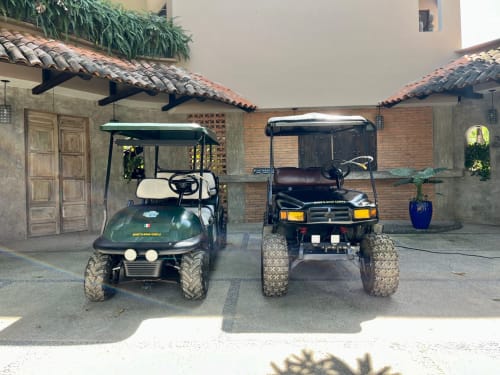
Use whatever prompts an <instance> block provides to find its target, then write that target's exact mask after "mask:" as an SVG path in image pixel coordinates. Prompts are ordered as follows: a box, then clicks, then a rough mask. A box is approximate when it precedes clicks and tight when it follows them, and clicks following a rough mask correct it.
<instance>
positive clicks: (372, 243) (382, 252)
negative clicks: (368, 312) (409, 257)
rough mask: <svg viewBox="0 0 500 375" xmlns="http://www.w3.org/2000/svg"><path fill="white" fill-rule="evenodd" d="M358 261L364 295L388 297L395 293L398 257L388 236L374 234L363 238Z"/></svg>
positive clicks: (397, 282) (397, 284)
mask: <svg viewBox="0 0 500 375" xmlns="http://www.w3.org/2000/svg"><path fill="white" fill-rule="evenodd" d="M359 261H360V273H361V281H362V282H363V288H364V289H365V291H366V293H368V294H369V295H371V296H378V297H388V296H390V295H392V294H394V293H395V292H396V290H397V289H398V286H399V256H398V252H397V251H396V248H395V246H394V242H393V241H392V239H391V238H390V237H389V236H387V235H385V234H376V233H370V234H368V235H366V236H364V237H363V240H362V241H361V254H360V258H359Z"/></svg>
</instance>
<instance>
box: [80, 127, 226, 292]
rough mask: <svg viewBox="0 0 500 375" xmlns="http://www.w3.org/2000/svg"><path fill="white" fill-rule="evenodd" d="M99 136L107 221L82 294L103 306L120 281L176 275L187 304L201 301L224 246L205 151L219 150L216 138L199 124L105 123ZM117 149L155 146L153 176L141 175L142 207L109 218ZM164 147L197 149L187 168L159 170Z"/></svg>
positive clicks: (134, 206)
mask: <svg viewBox="0 0 500 375" xmlns="http://www.w3.org/2000/svg"><path fill="white" fill-rule="evenodd" d="M101 130H102V131H105V132H109V133H110V141H109V156H108V167H107V172H106V183H105V189H104V222H103V229H102V233H101V235H100V237H99V238H97V239H96V240H95V241H94V245H93V247H94V249H95V251H94V253H93V255H92V256H91V257H90V259H89V261H88V264H87V268H86V270H85V281H84V290H85V296H86V297H87V298H88V299H89V300H90V301H103V300H105V299H107V298H109V297H111V296H112V295H113V294H114V291H115V290H114V288H113V287H112V285H113V284H117V283H118V282H121V281H123V280H144V281H147V282H150V281H155V280H161V279H163V278H165V277H166V275H167V274H168V275H171V274H172V273H174V274H177V275H178V280H180V285H181V288H182V292H183V294H184V296H185V297H186V298H187V299H202V298H204V297H205V296H206V293H207V289H208V279H209V275H208V272H209V268H210V264H211V263H212V262H213V261H214V260H215V255H216V252H217V250H219V249H222V248H224V247H225V244H226V221H225V218H224V210H223V208H222V206H221V202H220V200H219V183H218V178H217V177H216V176H215V174H214V173H212V172H211V171H210V170H208V169H205V168H204V165H205V164H207V163H206V160H205V159H206V158H207V157H206V156H205V154H206V153H205V148H206V147H208V148H209V151H210V155H212V152H211V151H212V146H214V145H218V142H217V138H216V136H215V134H214V133H213V132H212V131H211V130H209V129H207V128H204V127H202V126H200V125H198V124H148V123H146V124H144V123H108V124H104V125H101ZM115 143H116V145H117V146H118V147H120V148H121V150H123V147H125V148H126V149H129V150H130V149H134V150H136V149H138V148H140V149H141V150H145V149H146V148H147V147H153V148H154V164H155V166H154V172H153V173H154V176H152V177H148V178H144V176H141V177H143V178H141V179H139V180H138V184H137V189H136V197H137V198H138V199H139V200H140V201H139V202H137V203H134V201H132V200H130V201H129V202H128V204H127V207H125V208H123V209H121V210H120V211H118V212H117V213H116V214H115V215H113V217H111V218H110V219H109V220H107V216H108V214H107V201H108V190H109V189H108V187H109V181H110V173H111V161H112V154H113V148H114V147H116V146H114V144H115ZM164 146H188V147H194V151H193V153H192V158H193V161H192V169H190V170H162V169H161V168H160V167H159V165H158V160H159V150H160V149H162V148H164ZM151 154H152V153H151ZM186 157H187V155H186ZM197 165H199V166H198V167H197ZM172 271H173V272H172Z"/></svg>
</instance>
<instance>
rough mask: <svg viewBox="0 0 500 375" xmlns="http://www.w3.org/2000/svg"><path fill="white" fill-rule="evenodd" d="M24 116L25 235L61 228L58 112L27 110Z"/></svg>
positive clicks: (50, 232)
mask: <svg viewBox="0 0 500 375" xmlns="http://www.w3.org/2000/svg"><path fill="white" fill-rule="evenodd" d="M26 117H27V124H28V126H27V132H26V153H27V155H26V171H27V206H28V207H27V219H28V220H27V221H28V235H29V236H40V235H48V234H57V233H59V231H60V227H59V222H60V220H59V180H58V175H59V161H58V135H57V116H56V115H55V114H52V113H40V112H32V111H29V112H28V113H27V116H26Z"/></svg>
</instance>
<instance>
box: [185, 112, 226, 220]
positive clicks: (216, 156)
mask: <svg viewBox="0 0 500 375" xmlns="http://www.w3.org/2000/svg"><path fill="white" fill-rule="evenodd" d="M188 121H190V122H195V123H197V124H200V125H202V126H204V127H206V128H208V129H210V130H212V131H214V132H215V134H216V135H217V139H218V141H219V146H217V147H212V158H210V150H209V147H207V149H206V150H205V155H204V158H205V165H207V166H209V167H210V169H211V170H212V171H213V172H214V173H215V174H216V175H218V176H220V175H224V174H226V173H227V172H226V171H227V169H226V116H225V115H224V114H223V113H199V114H192V115H189V117H188ZM197 152H199V150H198V151H197ZM189 157H190V160H191V161H193V159H194V149H191V151H190V155H189ZM197 159H198V160H199V158H197ZM196 167H197V168H199V165H196ZM219 195H220V199H221V202H222V205H223V207H224V209H225V210H226V212H227V185H225V184H221V185H220V194H219Z"/></svg>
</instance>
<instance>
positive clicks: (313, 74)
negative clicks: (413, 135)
mask: <svg viewBox="0 0 500 375" xmlns="http://www.w3.org/2000/svg"><path fill="white" fill-rule="evenodd" d="M172 1H173V9H174V14H173V15H174V17H176V20H177V22H178V23H179V24H181V25H182V27H184V28H185V29H186V30H188V31H189V32H190V33H192V35H193V43H192V45H191V50H192V53H191V60H190V61H189V62H187V63H186V67H187V68H188V69H191V70H192V71H195V72H199V73H201V74H204V75H205V76H206V77H208V78H210V79H212V80H215V81H218V82H220V83H222V84H224V85H226V86H228V87H231V88H232V89H234V90H236V91H238V92H240V93H241V94H243V95H245V96H246V97H248V98H249V99H250V100H252V101H253V102H254V103H256V104H257V105H258V106H259V107H260V108H292V107H299V108H304V107H324V106H357V105H375V104H376V103H377V102H378V101H380V100H382V99H385V98H386V97H387V96H389V95H391V94H392V93H394V92H395V91H396V90H398V89H399V88H400V87H401V86H403V85H404V84H406V83H408V82H410V81H413V80H415V79H418V78H420V77H421V76H423V75H425V74H427V73H428V72H430V71H432V70H433V69H434V68H436V67H438V66H440V65H442V64H444V63H446V62H448V61H449V60H450V59H452V58H453V57H454V56H455V55H454V53H453V51H454V50H456V49H458V48H460V9H459V1H456V0H442V4H443V5H442V9H443V27H442V31H439V32H432V33H421V32H419V31H418V7H419V1H418V0H405V1H401V0H377V1H372V0H315V1H313V2H304V1H299V0H287V1H286V3H285V2H283V1H281V0H255V1H252V2H247V1H242V0H213V1H197V0H172Z"/></svg>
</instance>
